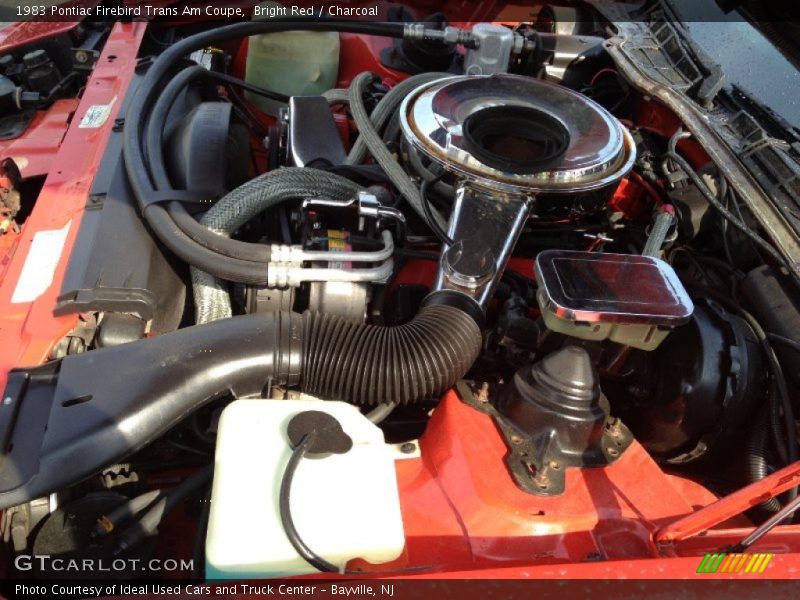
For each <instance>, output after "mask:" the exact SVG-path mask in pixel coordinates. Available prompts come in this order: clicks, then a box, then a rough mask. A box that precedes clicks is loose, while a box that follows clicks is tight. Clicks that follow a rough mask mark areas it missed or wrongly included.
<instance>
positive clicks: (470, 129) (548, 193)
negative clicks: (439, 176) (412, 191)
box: [400, 75, 636, 308]
mask: <svg viewBox="0 0 800 600" xmlns="http://www.w3.org/2000/svg"><path fill="white" fill-rule="evenodd" d="M400 119H401V123H402V127H403V133H404V135H405V138H406V140H407V141H408V143H409V147H410V149H409V151H410V152H417V153H418V154H419V155H420V156H421V157H424V158H426V159H428V160H430V161H431V162H432V163H434V164H436V165H438V167H439V168H442V169H444V170H445V171H447V172H449V173H451V174H453V175H454V176H455V180H456V181H455V184H454V185H455V190H456V194H455V200H454V203H453V209H452V211H451V214H450V218H449V222H448V228H447V234H448V237H449V238H450V239H451V240H452V242H453V243H452V244H445V247H444V248H443V252H442V258H441V261H440V265H439V271H438V275H437V280H436V284H435V289H453V290H457V291H460V292H462V293H464V294H466V295H468V296H470V297H472V298H474V299H475V300H476V301H477V302H478V303H479V304H480V305H481V307H483V308H485V307H486V303H487V301H488V300H489V298H490V297H491V295H492V291H493V290H494V287H495V285H496V283H497V281H498V279H499V276H500V275H501V274H502V272H503V269H504V268H505V266H506V263H507V262H508V258H509V257H510V255H511V252H512V250H513V248H514V246H515V244H516V242H517V239H518V237H519V235H520V233H521V232H522V229H523V227H524V225H525V222H526V220H527V218H528V216H529V215H530V214H536V213H539V212H540V211H544V212H545V213H547V212H548V206H547V205H548V204H549V203H550V202H551V201H552V199H553V198H554V197H555V195H563V194H573V195H577V194H582V193H585V192H591V191H597V190H601V189H603V188H609V187H611V186H613V185H614V184H615V183H617V182H618V181H619V179H620V178H621V177H622V176H623V175H624V174H625V173H626V172H627V171H628V170H629V169H630V167H631V165H632V164H633V161H634V159H635V156H636V150H635V146H634V144H633V140H632V138H631V136H630V134H629V133H628V131H627V130H626V129H625V128H624V127H623V126H622V125H621V124H620V123H619V121H617V120H616V119H615V118H614V117H613V116H611V115H610V114H609V113H608V112H607V111H606V110H605V109H603V108H602V107H601V106H599V105H598V104H596V103H594V102H592V101H591V100H589V99H588V98H586V97H584V96H582V95H580V94H578V93H577V92H574V91H572V90H570V89H568V88H565V87H562V86H559V85H555V84H552V83H548V82H545V81H540V80H538V79H532V78H529V77H521V76H515V75H492V76H488V77H482V76H460V77H451V78H447V79H441V80H438V81H435V82H433V83H430V84H425V85H423V86H421V87H419V88H417V89H416V90H415V91H414V92H412V93H411V94H409V96H408V97H407V98H406V100H405V101H404V102H403V105H402V107H401V109H400Z"/></svg>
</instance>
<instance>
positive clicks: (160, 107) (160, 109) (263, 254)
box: [145, 67, 270, 270]
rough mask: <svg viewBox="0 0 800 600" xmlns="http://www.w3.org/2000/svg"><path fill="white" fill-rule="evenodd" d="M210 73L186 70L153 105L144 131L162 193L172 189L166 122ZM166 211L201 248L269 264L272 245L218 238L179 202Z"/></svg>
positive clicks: (196, 69)
mask: <svg viewBox="0 0 800 600" xmlns="http://www.w3.org/2000/svg"><path fill="white" fill-rule="evenodd" d="M208 73H209V72H208V71H207V70H206V69H204V68H203V67H188V68H186V69H184V70H183V71H181V72H180V73H178V74H177V75H175V77H173V78H172V79H171V80H170V82H169V83H168V84H167V85H166V87H165V88H164V90H163V92H162V93H161V95H160V96H159V97H158V100H157V101H156V103H155V104H154V105H153V110H152V112H151V114H150V120H149V122H148V124H147V128H146V131H145V147H146V148H147V157H148V159H149V162H150V173H151V175H152V176H153V182H154V183H155V187H156V188H157V189H159V190H168V189H171V187H172V183H171V182H170V180H169V174H168V173H167V169H166V166H165V164H164V150H163V143H164V140H163V136H164V123H165V122H166V120H167V115H168V114H169V111H170V109H171V108H172V105H173V104H174V103H175V100H176V99H177V97H178V95H180V93H181V92H182V91H183V90H184V88H186V86H187V85H189V83H191V82H192V81H193V80H195V79H199V78H201V77H207V76H208ZM167 212H168V213H169V216H170V217H172V219H173V220H174V221H175V224H176V225H177V226H178V227H179V228H180V229H181V231H183V232H184V233H185V234H186V235H187V236H188V237H189V238H191V239H192V240H193V241H195V242H197V243H198V244H200V245H201V246H205V247H206V248H208V249H209V250H211V251H213V252H217V253H219V254H222V255H224V256H227V257H230V258H236V259H240V260H247V261H252V262H256V263H262V264H261V265H260V266H259V267H257V268H259V269H261V270H263V269H265V268H266V267H265V266H264V263H268V262H269V259H270V251H269V246H267V245H264V244H249V243H247V242H239V241H237V240H234V239H231V238H229V237H227V236H224V235H218V234H217V233H215V232H213V231H211V230H210V229H208V228H207V227H204V226H203V225H201V224H200V223H198V222H197V221H196V220H195V218H194V217H193V216H192V215H190V214H189V212H188V211H187V210H186V209H185V208H184V206H183V204H181V203H180V202H170V203H168V204H167Z"/></svg>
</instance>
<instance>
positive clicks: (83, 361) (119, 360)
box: [0, 291, 482, 508]
mask: <svg viewBox="0 0 800 600" xmlns="http://www.w3.org/2000/svg"><path fill="white" fill-rule="evenodd" d="M481 318H482V314H481V312H480V309H479V308H478V306H477V304H476V303H475V302H474V301H472V300H471V299H469V298H467V297H466V296H464V295H462V294H459V293H457V292H452V291H444V292H437V293H435V294H432V295H431V296H429V297H428V299H427V300H426V302H425V304H424V305H423V307H422V309H421V310H420V312H419V313H418V314H417V316H416V317H415V318H414V319H412V320H411V321H410V322H408V323H405V324H403V325H399V326H396V327H375V326H371V325H363V324H354V323H351V322H348V321H345V320H344V319H341V318H338V317H335V316H332V315H314V314H312V313H306V314H305V315H300V314H297V313H288V312H287V313H269V314H255V315H247V316H240V317H233V318H231V319H224V320H221V321H216V322H213V323H209V324H207V325H197V326H194V327H187V328H186V329H181V330H179V331H176V332H173V333H167V334H164V335H161V336H158V337H154V338H150V339H145V340H140V341H136V342H130V343H128V344H122V345H120V346H115V347H113V348H106V349H102V350H93V351H90V352H86V353H84V354H79V355H76V356H68V357H66V358H64V359H62V360H61V361H58V362H54V363H48V364H46V365H43V366H41V367H36V368H34V369H24V370H23V369H18V370H15V371H12V372H11V373H10V375H9V379H8V384H7V386H6V390H5V393H4V396H3V397H4V398H6V399H10V400H8V401H7V402H4V403H2V404H0V508H5V507H8V506H14V505H16V504H20V503H22V502H26V501H28V500H31V499H32V498H37V497H40V496H42V495H45V494H48V493H50V492H53V491H55V490H58V489H61V488H63V487H65V486H68V485H72V484H74V483H77V482H79V481H81V480H82V479H85V478H86V477H89V476H90V475H92V474H93V473H96V472H98V471H99V470H100V469H102V468H103V467H105V466H106V465H109V464H113V463H115V462H117V461H119V460H121V459H122V458H124V457H125V456H127V455H130V454H131V453H132V452H135V451H137V450H139V449H141V448H142V447H144V446H146V445H147V444H148V443H150V442H152V441H153V440H154V439H156V438H158V437H160V436H161V435H163V434H164V433H166V432H167V431H168V430H169V429H170V428H172V427H174V426H175V425H176V424H177V423H179V422H180V421H181V420H183V419H184V418H186V417H187V416H188V415H189V414H191V413H192V412H193V411H195V410H197V409H198V408H200V407H201V406H203V405H204V404H206V403H207V402H209V401H210V400H212V399H214V398H218V397H220V396H222V395H226V394H231V395H233V396H234V397H242V396H250V395H257V394H261V393H262V392H263V391H264V390H265V389H266V388H267V387H268V386H269V385H270V384H285V385H296V384H299V385H300V388H301V389H302V390H303V391H305V392H307V393H310V394H313V395H316V396H320V397H322V398H327V399H336V400H345V401H348V402H354V403H358V404H364V405H370V404H372V405H374V404H379V403H385V402H396V403H400V404H404V403H409V402H416V401H419V400H423V399H426V398H431V397H435V396H437V395H438V394H440V393H441V392H443V391H444V390H446V389H447V388H449V387H451V386H452V385H453V384H454V383H455V382H456V381H457V380H458V379H460V378H461V377H463V376H464V374H465V373H466V372H467V370H468V369H469V368H470V366H471V365H472V363H473V362H474V361H475V359H476V358H477V356H478V352H479V351H480V348H481V328H480V326H479V325H478V323H479V322H480V321H481Z"/></svg>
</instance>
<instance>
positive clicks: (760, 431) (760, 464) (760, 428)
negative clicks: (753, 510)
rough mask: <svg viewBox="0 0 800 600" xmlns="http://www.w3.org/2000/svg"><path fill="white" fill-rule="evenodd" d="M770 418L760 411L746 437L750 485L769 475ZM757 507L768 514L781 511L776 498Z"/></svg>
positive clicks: (765, 412)
mask: <svg viewBox="0 0 800 600" xmlns="http://www.w3.org/2000/svg"><path fill="white" fill-rule="evenodd" d="M769 429H770V417H769V415H768V413H767V411H766V410H765V411H762V412H761V413H760V414H759V416H758V418H757V419H756V422H755V423H754V424H753V428H752V429H751V430H750V435H748V437H747V444H746V446H745V452H746V454H747V477H748V480H749V481H750V482H751V483H754V482H756V481H761V480H762V479H764V478H765V477H766V476H767V475H769V467H768V464H767V447H768V444H769V437H770V433H769ZM758 507H759V508H760V509H761V510H763V511H765V512H769V513H775V512H778V511H779V510H780V509H781V503H780V501H779V500H778V499H777V498H770V499H769V500H767V501H766V502H762V503H761V504H759V505H758Z"/></svg>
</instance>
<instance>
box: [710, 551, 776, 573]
mask: <svg viewBox="0 0 800 600" xmlns="http://www.w3.org/2000/svg"><path fill="white" fill-rule="evenodd" d="M772 557H773V555H772V554H766V553H759V554H726V553H724V552H720V553H714V554H706V555H705V556H704V557H703V560H701V561H700V565H699V566H698V567H697V573H703V574H705V573H708V574H711V573H749V574H752V575H758V574H760V573H763V572H764V570H765V569H766V568H767V565H768V564H769V561H771V560H772Z"/></svg>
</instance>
